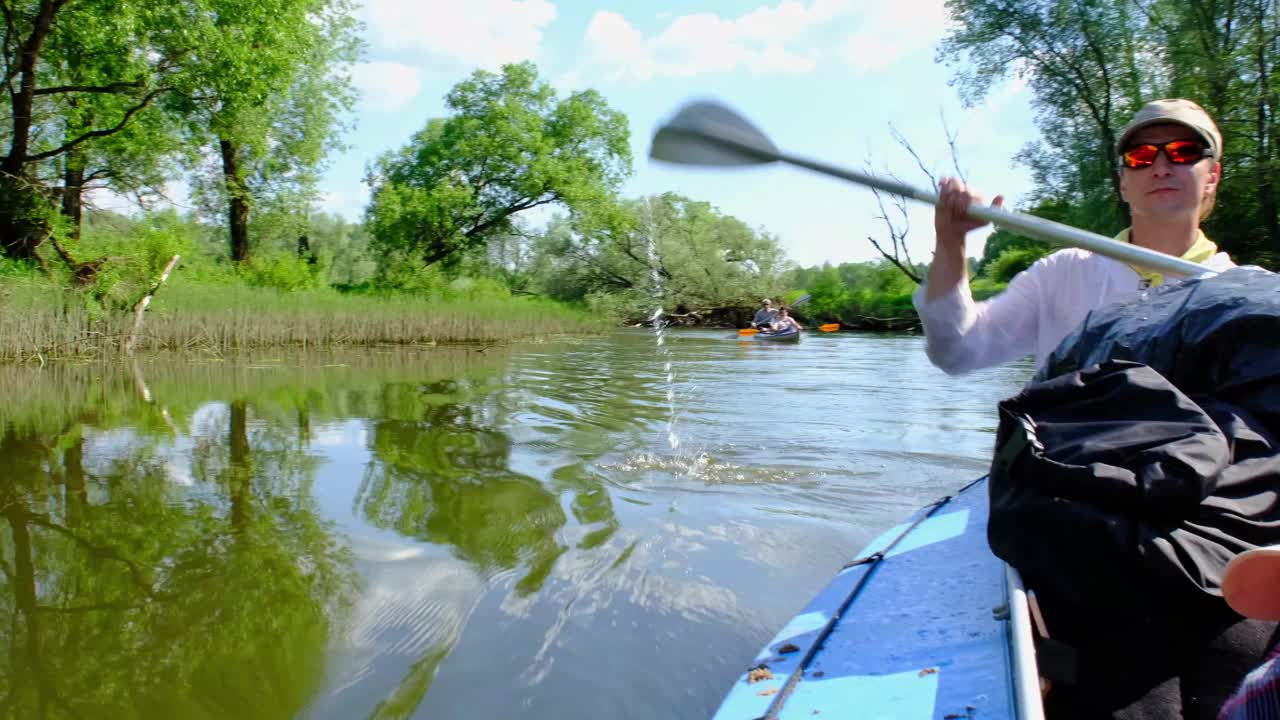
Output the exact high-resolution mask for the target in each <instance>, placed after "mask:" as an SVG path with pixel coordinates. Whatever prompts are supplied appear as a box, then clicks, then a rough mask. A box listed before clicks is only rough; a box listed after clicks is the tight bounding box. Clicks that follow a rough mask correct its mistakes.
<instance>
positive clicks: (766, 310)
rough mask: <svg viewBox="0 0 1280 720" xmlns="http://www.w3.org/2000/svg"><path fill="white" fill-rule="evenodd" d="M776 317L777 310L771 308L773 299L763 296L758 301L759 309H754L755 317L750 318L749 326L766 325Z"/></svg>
mask: <svg viewBox="0 0 1280 720" xmlns="http://www.w3.org/2000/svg"><path fill="white" fill-rule="evenodd" d="M776 319H778V311H777V310H774V309H773V301H772V300H770V299H769V298H765V299H763V300H761V301H760V309H759V310H756V315H755V317H753V318H751V327H753V328H757V329H759V328H761V327H762V326H768V325H769V324H771V323H772V322H773V321H774V320H776Z"/></svg>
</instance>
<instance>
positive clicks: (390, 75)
mask: <svg viewBox="0 0 1280 720" xmlns="http://www.w3.org/2000/svg"><path fill="white" fill-rule="evenodd" d="M351 79H352V82H354V83H355V86H356V87H357V88H359V90H360V99H361V102H362V103H363V104H364V106H365V107H366V108H368V109H370V110H378V111H382V112H391V111H394V110H399V109H400V108H401V107H403V106H404V104H405V103H406V102H408V101H410V100H412V99H413V98H414V97H415V96H416V95H417V94H418V88H419V87H420V86H421V84H422V83H421V80H420V79H419V73H418V68H416V67H414V66H413V65H405V64H404V63H398V62H367V63H360V64H359V65H356V66H355V68H354V69H353V70H352V72H351Z"/></svg>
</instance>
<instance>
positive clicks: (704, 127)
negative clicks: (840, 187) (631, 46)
mask: <svg viewBox="0 0 1280 720" xmlns="http://www.w3.org/2000/svg"><path fill="white" fill-rule="evenodd" d="M649 156H650V157H652V158H654V159H655V160H662V161H664V162H669V163H678V164H681V165H699V166H713V167H744V166H751V165H768V164H770V163H775V162H783V163H787V164H789V165H795V166H797V167H802V168H805V169H807V170H812V171H814V172H817V173H821V174H823V175H830V176H831V177H837V178H840V179H842V180H848V181H850V182H853V183H857V184H858V185H863V186H866V187H872V188H875V189H877V190H883V191H884V192H887V193H892V194H894V195H900V196H902V197H904V198H911V199H913V200H919V201H920V202H925V203H928V204H930V205H937V204H938V195H937V193H934V192H930V191H927V190H920V189H917V188H914V187H911V186H910V185H907V184H906V183H901V182H896V181H894V180H886V179H884V178H878V177H875V176H872V175H868V174H866V173H861V172H858V171H856V170H850V169H847V168H841V167H836V166H835V165H830V164H828V163H825V162H822V161H820V160H810V159H808V158H803V157H798V156H796V155H790V154H787V153H784V152H782V151H781V150H779V149H778V148H777V146H776V145H774V144H773V141H772V140H770V139H769V138H768V137H766V136H765V134H764V133H762V132H760V130H758V129H757V128H756V127H755V126H753V125H752V124H751V123H750V122H747V120H746V119H745V118H743V117H742V116H741V115H739V114H738V113H736V112H734V111H733V110H730V109H729V108H727V107H725V106H723V105H721V104H719V103H715V102H707V101H701V102H694V103H690V104H688V105H685V106H684V107H682V108H681V109H680V111H679V112H677V113H676V114H675V116H674V117H672V118H671V120H670V121H669V122H667V123H666V124H665V125H662V126H661V127H659V128H658V131H657V132H656V133H654V136H653V143H652V145H651V146H650V149H649ZM969 216H970V217H973V218H976V219H978V220H985V221H987V222H990V223H995V224H996V225H997V226H999V227H1002V228H1007V229H1009V230H1013V231H1015V232H1018V233H1020V234H1022V235H1025V236H1027V237H1030V238H1036V239H1038V240H1044V241H1045V242H1050V243H1053V244H1055V245H1065V246H1067V247H1077V248H1083V249H1085V250H1090V251H1092V252H1096V253H1098V254H1100V255H1106V256H1107V257H1110V258H1113V259H1116V260H1119V261H1121V262H1126V263H1130V264H1132V265H1139V266H1141V267H1146V268H1150V269H1152V270H1156V271H1159V272H1162V273H1169V274H1177V275H1187V276H1192V277H1194V276H1197V275H1204V274H1206V273H1211V271H1208V270H1206V269H1205V268H1204V267H1203V266H1201V265H1197V264H1196V263H1193V262H1191V261H1189V260H1183V259H1182V258H1176V257H1173V256H1171V255H1165V254H1164V253H1160V252H1156V251H1155V250H1148V249H1147V248H1144V247H1140V246H1138V245H1131V244H1129V243H1122V242H1118V241H1116V240H1112V239H1111V238H1109V237H1104V236H1102V235H1098V234H1096V233H1091V232H1088V231H1086V230H1081V229H1080V228H1075V227H1071V226H1070V225H1063V224H1062V223H1057V222H1053V221H1051V220H1045V219H1044V218H1040V217H1036V216H1034V215H1027V214H1025V213H1020V212H1015V211H1013V210H1005V209H1003V208H997V207H989V206H986V205H980V204H978V203H974V204H973V205H970V206H969Z"/></svg>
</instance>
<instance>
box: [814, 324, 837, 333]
mask: <svg viewBox="0 0 1280 720" xmlns="http://www.w3.org/2000/svg"><path fill="white" fill-rule="evenodd" d="M818 329H819V330H821V331H822V332H835V331H837V330H839V329H840V323H827V324H826V325H819V326H818Z"/></svg>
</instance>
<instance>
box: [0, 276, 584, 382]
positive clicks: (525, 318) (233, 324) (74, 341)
mask: <svg viewBox="0 0 1280 720" xmlns="http://www.w3.org/2000/svg"><path fill="white" fill-rule="evenodd" d="M132 325H133V314H132V313H131V312H126V311H114V312H106V311H103V310H102V309H101V308H100V307H98V306H96V305H95V304H94V303H93V302H91V301H89V300H88V299H87V298H86V296H85V295H83V294H81V293H79V292H76V291H72V290H68V289H65V288H63V287H59V286H58V285H55V284H54V283H51V282H47V281H44V280H42V279H40V278H35V277H30V276H28V277H20V276H19V277H14V276H10V277H5V278H0V359H2V360H19V361H43V360H48V359H52V358H70V357H105V356H111V355H114V354H118V353H121V352H122V348H123V346H124V343H125V340H126V339H127V337H128V335H129V332H130V330H131V328H132ZM601 328H602V326H601V324H600V323H599V322H598V321H596V320H595V319H593V318H591V317H589V316H588V315H586V314H585V313H583V312H581V311H577V310H575V309H573V308H570V307H567V306H564V305H560V304H557V303H552V302H547V301H540V300H536V299H531V298H519V297H500V296H485V297H474V298H466V297H454V298H443V299H430V298H427V297H424V296H421V295H413V294H378V295H358V294H346V293H341V292H338V291H336V290H333V289H330V288H319V289H309V290H295V291H289V292H284V291H280V290H275V289H272V288H261V287H249V286H246V285H243V284H217V285H202V284H197V283H190V282H181V281H179V282H174V283H173V284H172V285H165V286H164V287H163V288H162V289H161V290H160V292H159V293H158V294H157V295H156V297H155V300H154V301H153V302H152V304H151V308H150V309H149V310H148V311H147V313H146V317H145V323H144V326H143V329H142V333H141V334H140V336H139V340H138V344H137V351H138V352H154V351H172V350H178V351H193V352H201V353H212V354H226V353H230V352H235V351H238V350H246V349H253V348H265V347H279V346H293V347H304V348H326V347H342V346H370V345H383V344H397V345H408V344H430V343H497V342H505V341H514V340H522V339H528V338H533V337H539V336H545V335H555V334H564V333H583V332H593V331H598V330H600V329H601Z"/></svg>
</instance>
